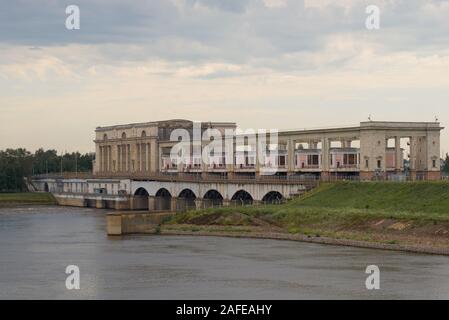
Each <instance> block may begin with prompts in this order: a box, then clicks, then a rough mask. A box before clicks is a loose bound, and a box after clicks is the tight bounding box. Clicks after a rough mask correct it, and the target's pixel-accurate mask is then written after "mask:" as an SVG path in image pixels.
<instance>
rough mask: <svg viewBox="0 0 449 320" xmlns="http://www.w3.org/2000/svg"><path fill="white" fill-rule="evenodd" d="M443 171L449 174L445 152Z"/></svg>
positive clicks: (448, 158)
mask: <svg viewBox="0 0 449 320" xmlns="http://www.w3.org/2000/svg"><path fill="white" fill-rule="evenodd" d="M442 170H443V172H444V173H446V174H449V154H448V153H446V159H444V165H443V168H442Z"/></svg>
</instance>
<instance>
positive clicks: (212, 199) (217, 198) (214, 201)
mask: <svg viewBox="0 0 449 320" xmlns="http://www.w3.org/2000/svg"><path fill="white" fill-rule="evenodd" d="M203 200H204V201H205V202H206V203H208V204H211V205H212V206H214V207H215V206H221V205H223V196H222V195H221V193H220V192H218V191H217V190H214V189H211V190H209V191H207V192H206V193H205V194H204V196H203Z"/></svg>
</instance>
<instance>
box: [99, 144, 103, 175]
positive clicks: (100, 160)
mask: <svg viewBox="0 0 449 320" xmlns="http://www.w3.org/2000/svg"><path fill="white" fill-rule="evenodd" d="M98 158H99V159H98V160H99V162H100V172H103V147H100V154H99V157H98Z"/></svg>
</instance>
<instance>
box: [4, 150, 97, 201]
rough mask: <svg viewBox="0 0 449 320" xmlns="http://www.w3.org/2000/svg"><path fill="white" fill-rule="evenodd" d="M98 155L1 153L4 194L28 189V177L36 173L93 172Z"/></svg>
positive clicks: (50, 151)
mask: <svg viewBox="0 0 449 320" xmlns="http://www.w3.org/2000/svg"><path fill="white" fill-rule="evenodd" d="M94 159H95V153H85V154H81V153H79V152H72V153H67V152H66V153H65V154H62V155H58V153H57V151H56V150H52V149H50V150H44V149H38V150H36V152H34V153H31V152H29V151H27V150H26V149H23V148H19V149H6V150H0V192H16V191H17V192H20V191H24V190H26V185H25V183H24V178H25V177H29V176H31V175H35V174H45V173H57V172H75V171H78V172H89V171H92V160H94Z"/></svg>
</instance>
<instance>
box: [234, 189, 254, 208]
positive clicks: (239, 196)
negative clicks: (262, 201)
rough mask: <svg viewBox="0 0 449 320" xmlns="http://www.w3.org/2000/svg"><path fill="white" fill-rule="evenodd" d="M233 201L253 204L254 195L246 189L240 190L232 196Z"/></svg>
mask: <svg viewBox="0 0 449 320" xmlns="http://www.w3.org/2000/svg"><path fill="white" fill-rule="evenodd" d="M231 200H232V201H235V202H236V203H237V204H241V205H245V204H252V203H253V197H252V196H251V195H250V194H249V193H248V192H246V191H245V190H239V191H237V192H236V193H235V194H234V195H233V196H232V199H231Z"/></svg>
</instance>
